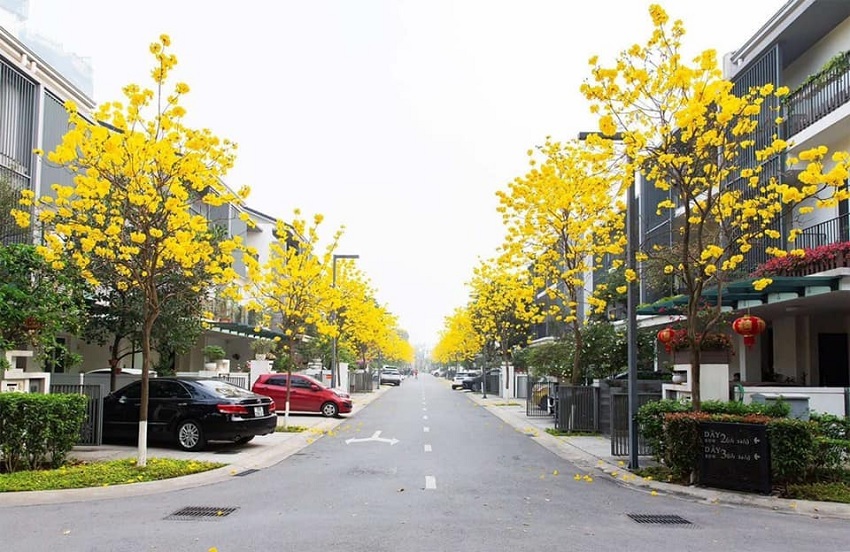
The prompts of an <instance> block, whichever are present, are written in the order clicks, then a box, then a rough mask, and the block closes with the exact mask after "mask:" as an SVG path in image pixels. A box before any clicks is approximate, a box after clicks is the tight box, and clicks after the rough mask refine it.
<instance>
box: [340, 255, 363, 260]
mask: <svg viewBox="0 0 850 552" xmlns="http://www.w3.org/2000/svg"><path fill="white" fill-rule="evenodd" d="M359 258H360V255H336V254H335V255H334V260H337V259H359Z"/></svg>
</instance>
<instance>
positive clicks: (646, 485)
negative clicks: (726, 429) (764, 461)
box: [0, 380, 850, 519]
mask: <svg viewBox="0 0 850 552" xmlns="http://www.w3.org/2000/svg"><path fill="white" fill-rule="evenodd" d="M445 383H446V386H448V385H449V384H450V382H448V380H445ZM387 389H388V387H386V386H384V387H382V388H381V389H380V390H378V391H375V392H372V393H355V394H354V395H353V396H352V400H353V402H354V412H353V413H352V414H351V415H350V417H346V418H324V417H322V416H320V415H312V416H300V415H299V416H295V415H292V416H290V420H289V423H290V425H297V426H304V427H307V428H308V429H307V430H306V431H304V432H301V433H286V432H281V433H274V434H271V435H266V436H263V437H258V438H257V439H255V441H252V442H251V443H249V444H247V445H243V446H242V447H235V446H232V445H213V446H212V447H210V450H208V451H204V452H184V451H180V450H177V449H176V448H149V449H148V458H155V457H168V458H183V459H195V460H207V461H212V462H224V463H227V466H225V467H223V468H219V469H216V470H211V471H208V472H204V473H199V474H194V475H189V476H185V477H180V478H175V479H168V480H164V481H151V482H146V483H135V484H132V485H116V486H112V487H97V488H89V489H68V490H62V491H33V492H19V493H0V506H14V505H30V504H51V503H66V502H79V501H85V500H95V499H104V498H115V497H124V496H139V495H147V494H154V493H160V492H165V491H171V490H177V489H184V488H191V487H198V486H201V485H208V484H211V483H215V482H217V481H222V480H224V479H227V478H229V477H233V476H235V475H238V474H240V473H242V472H244V471H245V470H251V469H261V468H266V467H269V466H272V465H274V464H276V463H278V462H280V461H281V460H283V459H285V458H287V457H289V456H290V455H292V454H294V453H296V452H298V451H299V450H301V449H303V448H305V447H307V446H309V445H310V443H312V442H313V441H315V440H316V439H319V438H321V437H322V436H324V435H326V434H328V433H330V432H333V430H334V429H335V428H336V427H337V426H338V425H340V424H341V423H343V422H344V421H345V420H346V419H351V418H356V416H357V412H359V411H360V410H361V409H362V408H365V407H366V406H367V405H368V404H369V403H371V402H372V401H374V400H376V399H378V398H380V397H381V395H383V393H384V392H386V390H387ZM458 392H462V393H464V394H465V395H466V396H467V397H468V398H469V399H470V400H471V401H472V402H474V403H475V404H476V405H478V406H480V407H482V408H486V409H487V410H488V411H489V412H491V413H492V414H493V415H495V416H496V417H498V418H500V419H501V420H503V421H504V422H505V423H507V424H508V425H510V426H512V427H513V428H514V429H515V430H517V431H519V432H522V433H524V434H526V435H528V436H529V438H531V439H533V440H534V441H536V442H537V443H538V444H540V445H541V446H543V447H545V448H546V449H548V450H550V451H551V452H552V453H554V454H556V455H558V456H560V457H561V458H564V459H565V460H568V461H570V462H572V463H573V464H575V466H576V467H577V468H578V469H579V470H582V472H583V473H582V475H584V474H588V475H592V476H595V477H610V478H611V479H612V480H614V481H616V482H617V483H618V484H621V485H628V486H631V487H634V488H636V489H638V490H641V491H644V492H653V491H654V492H657V493H659V494H668V495H679V496H682V497H687V498H689V499H691V500H696V501H702V502H706V503H709V504H736V505H742V506H753V507H759V508H767V509H771V510H775V511H779V512H784V513H790V514H802V515H810V516H829V517H838V518H843V519H850V504H837V503H830V502H814V501H806V500H786V499H781V498H776V497H772V496H762V495H756V494H750V493H739V492H733V491H725V490H718V489H709V488H702V487H696V486H681V485H673V484H671V483H664V482H661V481H653V480H647V479H644V478H641V477H637V476H634V475H633V474H631V473H630V472H629V471H628V470H627V469H626V468H625V462H626V461H627V458H620V457H615V456H612V455H611V443H610V441H609V440H608V439H607V438H606V437H603V436H570V437H556V436H554V435H550V434H549V433H547V432H546V429H549V428H553V427H554V424H553V419H552V418H551V417H544V418H537V417H529V416H526V410H525V409H526V405H525V400H523V399H503V398H501V397H493V396H488V398H486V399H484V398H482V396H481V394H479V393H471V392H467V391H458ZM282 423H283V416H280V418H279V421H278V424H279V425H280V424H282ZM70 456H71V457H73V458H76V459H78V460H111V459H117V458H134V457H135V456H136V447H135V446H120V445H112V444H107V445H103V446H99V447H75V448H74V450H73V451H72V452H71V454H70ZM639 460H640V463H641V465H649V464H650V463H651V460H650V459H649V458H644V457H641V458H640V459H639Z"/></svg>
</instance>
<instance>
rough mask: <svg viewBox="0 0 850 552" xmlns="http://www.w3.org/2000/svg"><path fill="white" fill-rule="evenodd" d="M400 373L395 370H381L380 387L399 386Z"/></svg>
mask: <svg viewBox="0 0 850 552" xmlns="http://www.w3.org/2000/svg"><path fill="white" fill-rule="evenodd" d="M402 379H403V378H402V377H401V372H399V371H398V370H396V369H395V368H384V369H383V370H381V385H401V380H402Z"/></svg>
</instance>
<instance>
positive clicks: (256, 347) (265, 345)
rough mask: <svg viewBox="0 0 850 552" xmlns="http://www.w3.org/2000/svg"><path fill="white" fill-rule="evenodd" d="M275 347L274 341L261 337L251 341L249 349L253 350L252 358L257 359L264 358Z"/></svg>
mask: <svg viewBox="0 0 850 552" xmlns="http://www.w3.org/2000/svg"><path fill="white" fill-rule="evenodd" d="M274 348H275V341H274V340H273V339H267V338H265V337H261V338H259V339H255V340H254V341H252V342H251V350H252V351H254V358H255V359H257V360H266V356H267V355H268V354H269V353H271V352H272V351H273V350H274Z"/></svg>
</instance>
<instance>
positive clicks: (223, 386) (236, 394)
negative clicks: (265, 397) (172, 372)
mask: <svg viewBox="0 0 850 552" xmlns="http://www.w3.org/2000/svg"><path fill="white" fill-rule="evenodd" d="M198 384H200V385H202V386H204V387H205V388H207V389H209V390H210V391H212V392H213V393H215V394H216V395H218V396H219V397H224V398H228V399H241V398H248V397H253V396H254V393H252V392H251V391H248V390H247V389H242V388H241V387H237V386H235V385H233V384H232V383H227V382H226V381H216V380H198Z"/></svg>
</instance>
